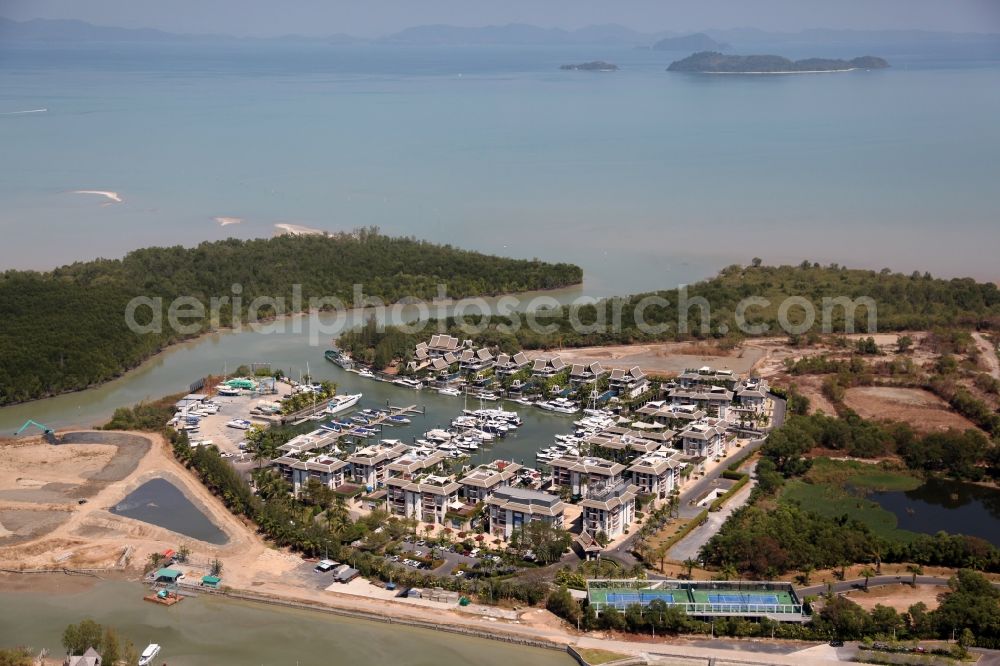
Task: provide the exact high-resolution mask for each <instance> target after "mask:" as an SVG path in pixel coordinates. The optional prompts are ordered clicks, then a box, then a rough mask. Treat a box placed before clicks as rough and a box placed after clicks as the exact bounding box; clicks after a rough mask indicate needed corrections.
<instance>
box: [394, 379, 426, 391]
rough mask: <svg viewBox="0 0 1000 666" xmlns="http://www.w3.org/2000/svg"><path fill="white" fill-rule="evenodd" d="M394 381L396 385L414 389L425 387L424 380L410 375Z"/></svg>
mask: <svg viewBox="0 0 1000 666" xmlns="http://www.w3.org/2000/svg"><path fill="white" fill-rule="evenodd" d="M392 383H393V384H395V385H396V386H402V387H404V388H411V389H414V390H417V389H422V388H423V387H424V383H423V382H422V381H420V380H419V379H410V378H409V377H399V378H397V379H394V380H393V382H392Z"/></svg>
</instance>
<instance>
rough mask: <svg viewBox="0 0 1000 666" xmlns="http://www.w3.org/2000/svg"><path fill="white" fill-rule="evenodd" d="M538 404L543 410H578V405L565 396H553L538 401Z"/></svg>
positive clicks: (561, 411) (570, 412)
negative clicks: (545, 400) (550, 398)
mask: <svg viewBox="0 0 1000 666" xmlns="http://www.w3.org/2000/svg"><path fill="white" fill-rule="evenodd" d="M538 406H539V407H541V408H542V409H544V410H545V411H548V412H557V413H559V414H576V413H577V412H578V411H579V410H580V406H579V405H577V404H576V403H575V402H573V401H572V400H568V399H567V398H553V399H552V400H549V401H547V402H540V403H538Z"/></svg>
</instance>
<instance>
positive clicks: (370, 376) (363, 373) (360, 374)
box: [358, 368, 375, 379]
mask: <svg viewBox="0 0 1000 666" xmlns="http://www.w3.org/2000/svg"><path fill="white" fill-rule="evenodd" d="M358 377H364V378H366V379H375V373H374V372H372V371H371V370H369V369H368V368H362V369H361V370H358Z"/></svg>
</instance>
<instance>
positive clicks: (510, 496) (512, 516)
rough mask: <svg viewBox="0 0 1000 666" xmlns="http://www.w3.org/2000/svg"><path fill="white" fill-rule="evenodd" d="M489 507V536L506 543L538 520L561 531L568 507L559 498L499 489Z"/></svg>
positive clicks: (490, 500) (535, 492) (517, 489)
mask: <svg viewBox="0 0 1000 666" xmlns="http://www.w3.org/2000/svg"><path fill="white" fill-rule="evenodd" d="M486 504H487V506H488V507H489V516H490V534H492V535H494V536H498V537H501V538H504V539H509V538H510V536H511V534H513V533H514V532H515V531H516V530H519V529H521V528H522V527H524V526H525V525H527V524H528V523H530V522H533V521H537V520H541V521H544V522H547V523H550V524H551V525H553V526H555V527H559V528H561V527H562V526H563V513H564V511H565V510H566V505H565V504H563V502H562V500H560V499H559V497H558V496H556V495H550V494H549V493H543V492H540V491H538V490H527V489H525V488H511V487H504V488H498V489H497V490H496V491H495V492H494V493H493V496H492V497H490V498H489V499H488V500H486Z"/></svg>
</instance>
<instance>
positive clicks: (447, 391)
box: [438, 386, 462, 397]
mask: <svg viewBox="0 0 1000 666" xmlns="http://www.w3.org/2000/svg"><path fill="white" fill-rule="evenodd" d="M438 393H440V394H441V395H450V396H452V397H458V396H460V395H462V394H461V393H460V392H459V390H458V389H457V388H453V387H451V386H447V387H445V388H439V389H438Z"/></svg>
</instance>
